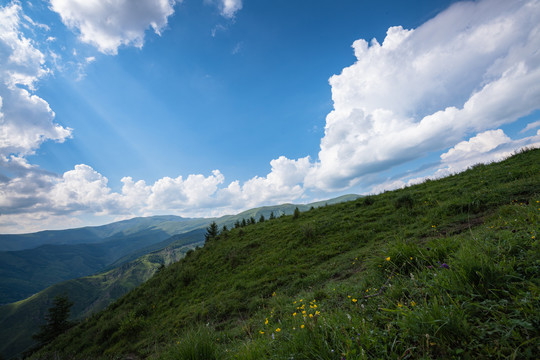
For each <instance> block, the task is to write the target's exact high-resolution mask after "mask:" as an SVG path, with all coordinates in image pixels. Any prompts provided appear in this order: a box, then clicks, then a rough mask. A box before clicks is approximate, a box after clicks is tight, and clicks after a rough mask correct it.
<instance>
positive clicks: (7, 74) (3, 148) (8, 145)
mask: <svg viewBox="0 0 540 360" xmlns="http://www.w3.org/2000/svg"><path fill="white" fill-rule="evenodd" d="M33 24H34V23H33V22H29V21H28V19H27V17H25V16H22V9H21V6H20V4H19V3H18V2H12V3H11V4H8V5H6V6H4V7H0V125H1V126H0V157H2V158H3V160H4V161H9V159H10V154H14V155H17V156H18V155H28V154H31V153H33V152H34V151H35V149H37V148H38V147H39V146H40V145H41V144H42V143H43V142H44V141H47V140H55V141H59V142H62V141H64V140H65V139H66V138H68V137H70V135H71V129H69V128H65V127H62V126H60V125H58V124H55V123H54V112H53V111H52V110H51V108H50V107H49V104H48V103H47V102H46V101H45V100H43V99H42V98H40V97H39V96H37V95H35V94H33V93H32V92H33V91H34V87H35V84H36V82H38V81H39V80H40V79H41V78H43V77H44V76H46V75H47V74H48V73H49V70H48V69H47V67H46V66H45V57H44V55H43V54H42V53H41V52H40V51H39V50H38V49H37V48H36V47H35V46H34V44H33V42H32V41H31V40H30V39H28V38H27V37H25V35H24V33H23V32H22V31H21V27H22V26H23V25H24V26H25V27H32V26H33Z"/></svg>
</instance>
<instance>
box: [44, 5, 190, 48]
mask: <svg viewBox="0 0 540 360" xmlns="http://www.w3.org/2000/svg"><path fill="white" fill-rule="evenodd" d="M180 2H181V0H140V1H128V0H109V1H103V0H95V1H87V0H51V9H52V10H53V11H55V12H57V13H58V14H59V15H60V17H61V18H62V22H63V23H64V24H65V25H66V26H68V27H69V28H70V29H72V30H76V31H78V32H79V38H80V40H81V41H82V42H84V43H88V44H91V45H93V46H95V47H96V48H98V50H99V51H101V52H102V53H105V54H111V55H114V54H116V53H117V52H118V48H119V47H120V46H123V45H124V46H135V47H139V48H141V47H142V46H143V43H144V33H145V31H146V30H147V29H149V28H152V30H154V32H155V33H156V34H158V35H160V34H161V31H162V30H163V29H164V28H165V26H166V25H167V19H168V18H169V16H171V15H172V14H173V13H174V5H175V4H176V3H180Z"/></svg>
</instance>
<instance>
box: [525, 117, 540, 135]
mask: <svg viewBox="0 0 540 360" xmlns="http://www.w3.org/2000/svg"><path fill="white" fill-rule="evenodd" d="M539 127H540V120H538V121H535V122H532V123H529V124H527V126H525V127H524V128H523V130H521V131H520V133H525V132H527V131H529V130H532V129H536V128H539Z"/></svg>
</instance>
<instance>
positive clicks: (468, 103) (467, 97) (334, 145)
mask: <svg viewBox="0 0 540 360" xmlns="http://www.w3.org/2000/svg"><path fill="white" fill-rule="evenodd" d="M538 18H540V1H537V0H530V1H503V0H484V1H479V2H462V3H456V4H454V5H453V6H451V7H450V8H449V9H447V10H446V11H444V12H442V13H441V14H439V15H438V16H436V17H435V18H433V19H432V20H430V21H428V22H426V23H425V24H423V25H421V26H420V27H419V28H417V29H414V30H405V29H403V28H401V27H392V28H390V29H388V32H387V36H386V38H385V40H384V42H383V43H382V44H379V43H378V42H377V41H376V40H375V39H373V40H372V41H371V44H368V43H367V42H366V41H365V40H358V41H356V42H355V43H354V44H353V48H354V50H355V55H356V57H357V61H356V63H355V64H353V65H352V66H350V67H348V68H345V69H343V71H342V73H341V74H340V75H335V76H333V77H332V78H331V79H330V84H331V86H332V99H333V101H334V110H333V111H332V112H331V113H330V114H329V115H328V116H327V119H326V128H325V136H324V138H323V139H322V140H321V149H320V152H319V161H318V163H317V164H316V166H314V168H313V169H312V170H311V172H310V174H309V176H308V177H307V179H306V185H307V186H309V187H313V188H320V189H324V190H336V189H345V188H348V187H350V186H352V185H354V184H356V183H358V182H359V181H360V180H361V178H362V177H364V176H366V175H368V174H373V173H377V172H380V171H383V170H387V169H390V168H392V167H394V166H395V165H398V164H402V163H404V162H407V161H409V160H412V159H415V158H419V157H421V156H423V155H425V154H426V153H427V152H430V151H437V150H442V149H444V148H447V147H448V146H451V145H452V144H455V143H456V142H458V141H460V140H462V139H463V138H464V137H466V136H467V135H469V134H471V133H474V132H480V131H484V130H488V129H493V128H496V127H498V126H501V125H503V124H507V123H511V122H513V121H516V120H517V119H518V118H520V117H522V116H524V115H527V114H529V113H530V112H532V111H533V110H535V109H538V108H540V53H539V52H538V49H539V48H540V23H539V22H538Z"/></svg>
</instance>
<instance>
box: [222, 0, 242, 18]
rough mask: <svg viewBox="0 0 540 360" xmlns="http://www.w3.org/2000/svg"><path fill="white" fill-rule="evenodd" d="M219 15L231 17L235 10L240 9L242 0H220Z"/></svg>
mask: <svg viewBox="0 0 540 360" xmlns="http://www.w3.org/2000/svg"><path fill="white" fill-rule="evenodd" d="M220 2H221V15H223V16H225V17H227V18H233V17H234V15H235V14H236V12H238V11H239V10H240V9H242V0H220Z"/></svg>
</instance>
